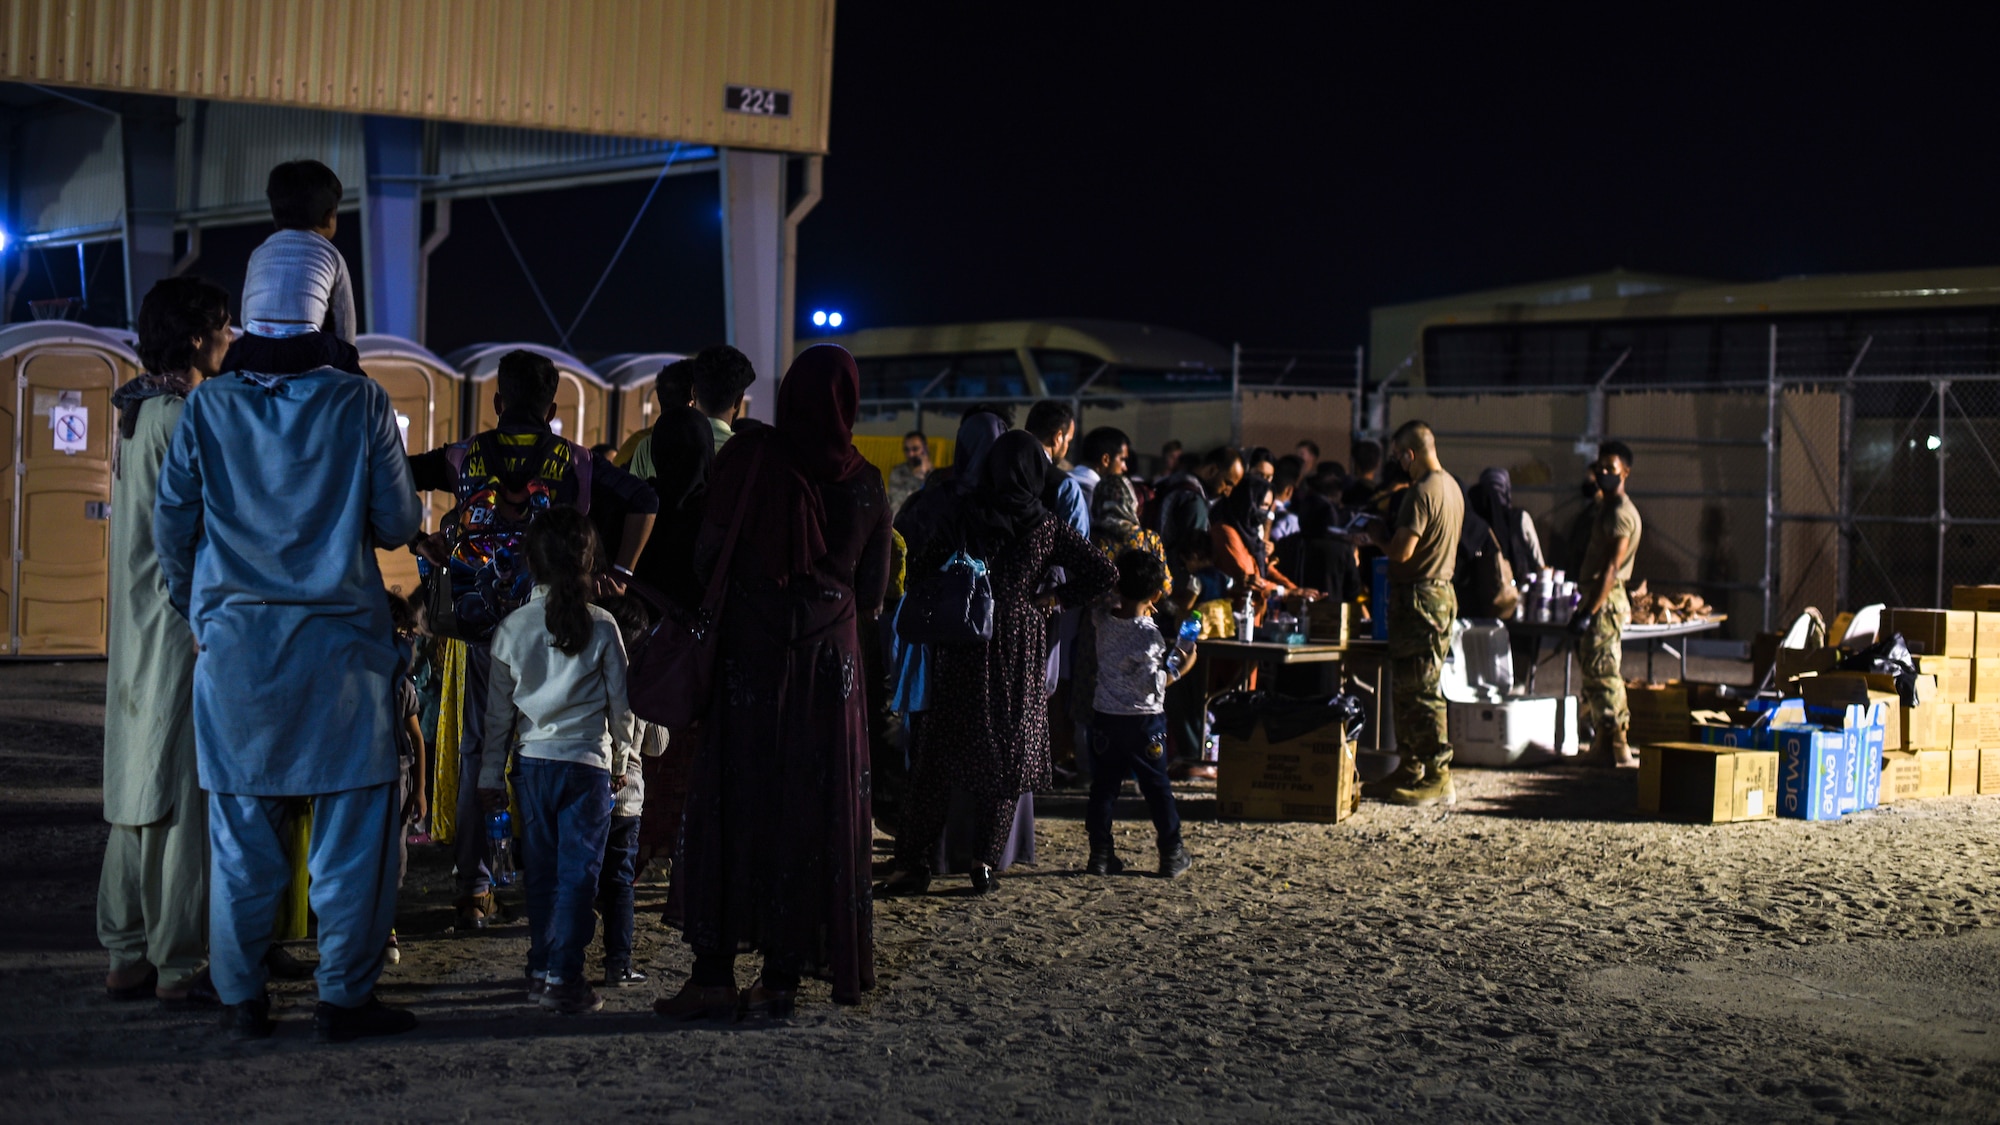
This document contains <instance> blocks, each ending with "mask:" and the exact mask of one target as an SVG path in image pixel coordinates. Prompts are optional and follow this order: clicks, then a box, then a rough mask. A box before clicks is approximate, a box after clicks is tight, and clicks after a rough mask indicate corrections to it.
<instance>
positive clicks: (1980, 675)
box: [1968, 613, 2000, 703]
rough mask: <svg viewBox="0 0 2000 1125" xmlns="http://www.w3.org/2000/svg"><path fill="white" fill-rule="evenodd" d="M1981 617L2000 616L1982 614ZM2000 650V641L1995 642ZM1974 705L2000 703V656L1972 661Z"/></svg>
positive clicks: (1998, 615) (1971, 696) (1971, 692)
mask: <svg viewBox="0 0 2000 1125" xmlns="http://www.w3.org/2000/svg"><path fill="white" fill-rule="evenodd" d="M1980 616H1981V617H1986V616H1994V617H2000V614H1991V615H1989V614H1983V613H1982V614H1980ZM1994 647H1995V648H1996V649H2000V641H1995V642H1994ZM1968 694H1969V695H1970V698H1971V700H1972V702H1974V703H2000V656H1980V657H1975V658H1974V659H1973V661H1972V689H1971V691H1970V692H1969V693H1968Z"/></svg>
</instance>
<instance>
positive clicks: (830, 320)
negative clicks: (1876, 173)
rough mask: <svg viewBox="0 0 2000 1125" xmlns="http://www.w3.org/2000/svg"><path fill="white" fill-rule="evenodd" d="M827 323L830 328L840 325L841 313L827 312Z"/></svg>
mask: <svg viewBox="0 0 2000 1125" xmlns="http://www.w3.org/2000/svg"><path fill="white" fill-rule="evenodd" d="M826 323H827V326H828V327H830V328H838V327H840V314H839V313H837V312H836V313H828V314H826Z"/></svg>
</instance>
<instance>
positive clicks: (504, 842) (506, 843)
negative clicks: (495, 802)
mask: <svg viewBox="0 0 2000 1125" xmlns="http://www.w3.org/2000/svg"><path fill="white" fill-rule="evenodd" d="M486 870H487V871H488V873H489V874H490V875H491V876H492V879H493V885H494V886H496V887H511V886H513V885H514V880H515V879H516V878H517V877H518V876H517V873H516V871H515V868H514V819H513V818H512V817H510V816H508V815H507V810H506V809H501V810H500V811H499V812H496V813H493V814H492V815H490V816H488V817H487V818H486Z"/></svg>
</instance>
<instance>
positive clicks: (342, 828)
mask: <svg viewBox="0 0 2000 1125" xmlns="http://www.w3.org/2000/svg"><path fill="white" fill-rule="evenodd" d="M245 288H246V290H249V289H253V288H255V287H254V286H250V285H248V284H246V287H245ZM243 314H244V320H245V326H246V328H247V329H248V330H249V331H248V334H246V335H245V336H244V337H242V338H241V339H240V340H238V341H237V342H236V344H235V345H234V346H233V347H232V348H231V349H230V353H229V356H228V358H227V359H226V360H224V363H223V371H224V372H225V374H223V375H220V376H218V377H216V378H214V379H210V380H208V381H207V382H205V383H203V384H202V385H201V386H200V387H197V388H196V389H195V390H194V392H193V393H192V394H191V395H189V396H188V400H187V407H186V409H185V411H184V413H183V414H182V416H181V420H180V423H179V425H178V426H177V427H176V429H175V431H174V435H173V440H172V444H171V446H170V448H169V450H168V453H167V460H166V464H165V465H164V467H163V468H162V470H161V475H160V484H159V500H158V503H157V506H156V508H155V514H154V525H153V530H154V539H155V542H156V543H157V545H158V548H159V554H160V570H161V573H162V574H163V575H164V577H165V579H166V583H167V592H168V597H169V598H170V599H171V601H172V603H173V605H174V608H176V609H178V610H180V611H181V612H182V613H183V614H185V615H186V616H187V619H188V622H189V624H190V625H191V626H192V627H193V629H194V636H195V642H196V645H197V648H198V650H199V653H200V655H199V656H198V657H197V658H196V662H195V672H194V723H195V750H196V758H197V760H198V762H199V764H200V771H201V785H202V788H203V789H205V790H207V791H208V793H209V846H210V852H211V856H212V863H211V867H210V906H209V945H210V953H209V956H210V973H211V975H212V977H213V980H214V983H215V988H216V991H217V993H218V994H219V995H220V997H221V1000H222V1002H223V1003H224V1004H225V1005H227V1007H226V1008H225V1011H224V1017H223V1022H224V1026H225V1027H227V1028H228V1029H229V1030H230V1033H231V1034H232V1035H233V1036H235V1037H237V1038H245V1039H249V1038H262V1037H264V1036H267V1035H269V1034H270V1033H271V1030H272V1022H271V1017H270V1009H271V1000H270V995H269V993H267V992H266V991H265V980H266V974H265V970H264V964H263V962H264V954H265V952H266V950H268V949H269V948H270V945H271V939H272V931H273V926H274V923H275V920H276V915H277V910H278V899H279V896H280V894H281V893H282V892H283V891H284V889H285V885H286V883H287V880H288V878H289V871H288V865H287V863H286V859H285V852H284V848H283V846H282V845H281V843H280V837H279V828H280V825H281V824H282V822H283V821H284V819H285V815H286V807H287V803H288V802H290V801H295V800H297V799H298V798H300V797H307V798H310V799H311V800H312V803H313V821H312V841H311V844H310V846H309V849H308V855H307V869H308V871H309V872H310V873H311V877H312V878H311V901H312V908H313V911H314V913H315V914H317V915H318V917H319V953H320V960H319V969H318V973H317V978H318V982H319V1004H318V1007H317V1008H316V1010H315V1012H314V1018H313V1023H314V1027H315V1030H316V1031H317V1033H318V1035H319V1037H320V1038H321V1039H322V1040H327V1041H340V1040H345V1039H351V1038H354V1037H356V1036H361V1035H387V1034H393V1033H395V1032H399V1031H407V1030H409V1029H410V1028H412V1027H414V1026H416V1017H415V1016H414V1015H412V1014H410V1013H409V1012H407V1011H405V1010H402V1009H398V1008H390V1007H387V1006H385V1005H383V1004H381V1003H380V1002H379V1001H378V1000H377V999H376V998H375V980H376V977H377V976H379V975H380V974H381V971H382V963H383V949H384V947H385V946H386V945H387V942H388V938H389V930H390V926H391V924H392V922H393V921H394V917H395V905H396V902H395V900H396V873H397V872H396V868H397V850H396V848H395V847H394V844H395V840H396V833H397V832H398V831H399V830H400V829H401V827H402V824H401V820H400V816H399V814H400V811H401V809H400V798H401V795H400V792H399V786H398V784H397V770H398V768H399V762H398V760H397V757H396V739H395V733H394V729H393V714H392V709H391V708H392V700H393V698H394V695H395V683H396V677H397V676H398V675H400V674H402V671H403V668H402V663H401V657H400V656H399V655H398V652H397V648H396V644H395V637H394V630H393V628H392V626H391V624H390V619H389V603H388V597H387V594H386V592H385V591H384V589H383V586H382V574H381V571H380V570H379V569H378V568H377V567H376V564H375V548H376V547H377V546H378V545H383V546H400V545H401V544H403V543H406V542H408V541H409V539H410V537H411V536H412V535H414V534H415V533H416V531H417V529H418V526H419V524H420V522H421V519H422V508H421V507H420V505H419V504H418V501H417V494H416V491H415V489H414V488H413V487H412V486H411V482H410V471H409V466H408V463H407V462H406V461H405V459H404V451H403V442H402V438H401V436H400V433H399V431H398V429H397V426H396V415H395V411H394V410H392V409H391V408H390V405H389V396H388V395H387V394H386V393H385V392H384V391H383V389H382V387H381V385H380V384H378V383H375V382H374V381H373V380H370V379H368V378H365V377H363V376H361V375H358V374H355V373H354V372H356V371H358V366H357V364H356V362H355V356H354V348H353V345H351V344H348V343H346V342H345V341H343V340H340V339H339V338H338V337H337V336H335V335H334V334H332V333H330V332H323V331H320V330H319V325H321V324H322V323H323V322H324V320H325V317H326V307H325V298H324V296H323V295H322V296H318V297H314V296H312V295H310V294H306V295H301V294H299V293H298V292H297V291H291V292H285V291H278V292H275V293H272V292H270V291H268V290H266V291H265V295H264V296H263V297H261V298H260V300H259V301H257V302H256V303H255V304H254V307H253V302H251V301H250V300H248V299H246V300H245V301H244V308H243Z"/></svg>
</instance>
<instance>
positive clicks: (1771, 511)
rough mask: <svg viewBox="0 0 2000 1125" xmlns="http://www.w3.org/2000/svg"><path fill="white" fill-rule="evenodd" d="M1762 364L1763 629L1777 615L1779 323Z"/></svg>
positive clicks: (1767, 629) (1771, 625)
mask: <svg viewBox="0 0 2000 1125" xmlns="http://www.w3.org/2000/svg"><path fill="white" fill-rule="evenodd" d="M1770 341H1771V342H1770V351H1769V355H1768V357H1767V359H1766V361H1765V367H1764V396H1765V402H1764V447H1765V453H1764V582H1763V585H1764V631H1765V632H1767V633H1768V632H1770V631H1771V630H1772V629H1774V628H1776V627H1777V626H1776V621H1777V616H1778V395H1779V393H1780V388H1779V385H1778V326H1777V325H1775V324H1773V325H1772V326H1771V337H1770Z"/></svg>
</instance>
